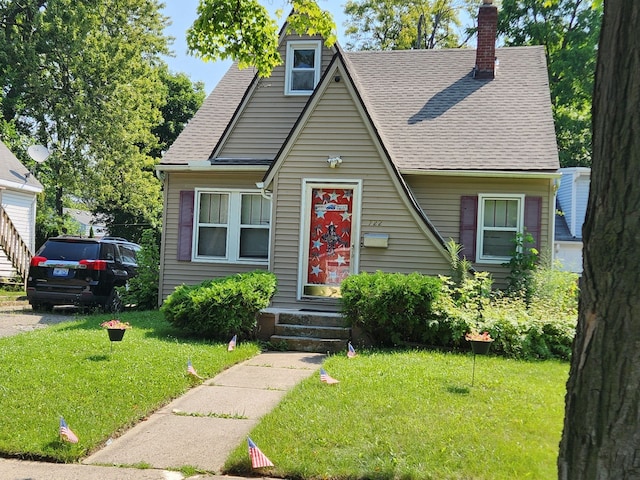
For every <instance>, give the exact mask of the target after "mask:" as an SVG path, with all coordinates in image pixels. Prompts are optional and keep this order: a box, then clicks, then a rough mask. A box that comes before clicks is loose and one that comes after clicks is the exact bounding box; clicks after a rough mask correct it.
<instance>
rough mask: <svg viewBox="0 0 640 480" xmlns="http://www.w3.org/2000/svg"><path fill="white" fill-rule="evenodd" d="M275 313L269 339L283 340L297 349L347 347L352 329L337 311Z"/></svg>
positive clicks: (329, 349)
mask: <svg viewBox="0 0 640 480" xmlns="http://www.w3.org/2000/svg"><path fill="white" fill-rule="evenodd" d="M274 313H275V325H274V334H273V335H271V337H270V341H271V342H272V343H275V344H277V343H281V342H285V343H286V344H287V348H288V349H289V350H294V351H298V352H314V353H327V352H329V353H336V352H339V351H343V350H346V349H347V343H348V341H349V339H350V337H351V329H350V328H349V327H346V326H345V322H344V319H343V318H342V316H341V315H340V314H339V313H333V312H307V311H291V310H288V311H280V312H274Z"/></svg>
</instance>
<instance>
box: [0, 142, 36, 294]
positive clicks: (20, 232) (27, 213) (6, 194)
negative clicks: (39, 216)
mask: <svg viewBox="0 0 640 480" xmlns="http://www.w3.org/2000/svg"><path fill="white" fill-rule="evenodd" d="M42 190H43V187H42V184H41V183H40V182H39V181H38V180H37V179H36V178H35V177H34V176H33V174H32V173H31V172H30V171H29V169H28V168H27V167H25V166H24V165H23V164H22V163H21V162H20V161H19V160H18V159H17V158H16V156H15V155H14V154H13V153H12V152H11V151H10V150H9V149H8V148H7V146H6V145H5V144H4V143H3V142H2V141H0V198H1V203H2V208H0V279H1V280H2V281H3V282H6V281H14V279H15V278H16V276H20V277H22V278H23V279H24V278H25V275H26V272H27V271H28V268H29V261H30V260H31V255H32V253H33V252H34V251H35V238H36V203H37V202H36V199H37V195H38V194H39V193H40V192H42Z"/></svg>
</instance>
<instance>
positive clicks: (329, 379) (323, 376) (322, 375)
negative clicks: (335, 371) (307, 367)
mask: <svg viewBox="0 0 640 480" xmlns="http://www.w3.org/2000/svg"><path fill="white" fill-rule="evenodd" d="M320 381H321V382H324V383H328V384H329V385H331V384H333V383H339V382H340V380H336V379H335V378H333V377H331V376H330V375H329V374H328V373H327V372H326V370H325V369H324V368H321V369H320Z"/></svg>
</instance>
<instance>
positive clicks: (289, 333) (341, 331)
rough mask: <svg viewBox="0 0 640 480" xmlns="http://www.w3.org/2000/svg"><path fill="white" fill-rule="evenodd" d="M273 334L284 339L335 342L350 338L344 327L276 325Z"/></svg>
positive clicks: (348, 331)
mask: <svg viewBox="0 0 640 480" xmlns="http://www.w3.org/2000/svg"><path fill="white" fill-rule="evenodd" d="M275 334H276V335H282V336H285V337H312V338H323V339H335V340H349V338H350V336H351V330H350V329H349V328H345V327H324V326H317V325H291V324H277V325H276V326H275Z"/></svg>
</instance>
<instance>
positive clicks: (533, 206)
mask: <svg viewBox="0 0 640 480" xmlns="http://www.w3.org/2000/svg"><path fill="white" fill-rule="evenodd" d="M524 229H525V232H529V233H530V234H531V235H533V240H534V241H533V246H534V247H535V248H537V249H538V251H540V237H541V236H542V197H526V198H525V199H524Z"/></svg>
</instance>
